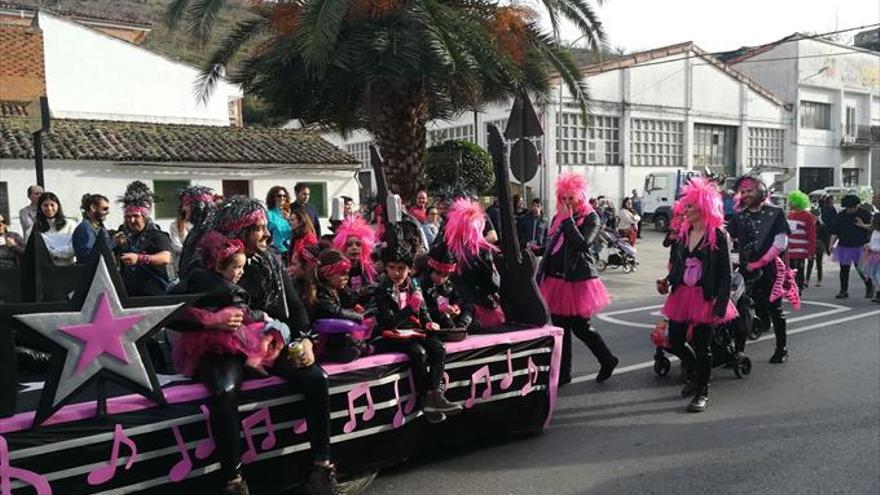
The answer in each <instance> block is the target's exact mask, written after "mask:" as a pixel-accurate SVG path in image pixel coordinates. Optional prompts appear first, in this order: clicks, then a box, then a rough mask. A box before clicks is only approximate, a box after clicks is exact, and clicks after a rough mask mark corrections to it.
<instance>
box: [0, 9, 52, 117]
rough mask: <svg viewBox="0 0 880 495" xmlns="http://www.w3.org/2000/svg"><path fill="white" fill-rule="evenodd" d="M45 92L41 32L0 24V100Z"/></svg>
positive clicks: (18, 98)
mask: <svg viewBox="0 0 880 495" xmlns="http://www.w3.org/2000/svg"><path fill="white" fill-rule="evenodd" d="M45 94H46V73H45V70H44V65H43V33H42V32H41V31H40V29H39V28H34V27H30V26H17V25H12V24H0V100H7V101H9V100H13V101H29V100H32V99H34V98H36V97H38V96H43V95H45Z"/></svg>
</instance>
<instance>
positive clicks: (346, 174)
mask: <svg viewBox="0 0 880 495" xmlns="http://www.w3.org/2000/svg"><path fill="white" fill-rule="evenodd" d="M236 167H238V169H236ZM45 176H46V189H47V190H49V191H52V192H54V193H55V194H57V195H58V198H59V199H60V200H61V204H62V205H63V207H64V211H65V215H66V216H68V217H71V218H76V219H80V218H81V215H80V212H79V204H80V199H81V198H82V195H83V194H85V193H100V194H103V195H105V196H107V197H108V198H110V200H111V201H112V202H113V205H112V208H111V213H110V216H109V218H108V220H107V225H108V226H112V227H113V228H115V227H116V226H117V225H119V224H121V223H122V211H121V209H120V208H119V204H118V203H116V199H117V198H118V197H119V196H121V195H122V193H123V192H124V191H125V187H126V185H128V183H129V182H131V181H133V180H135V179H138V180H142V181H144V182H146V183H147V184H150V185H151V187H152V181H154V180H175V181H180V180H184V181H185V180H189V181H190V183H191V184H201V185H205V186H208V187H211V188H214V190H216V191H217V192H218V193H219V192H221V191H222V185H223V180H247V181H249V183H250V196H251V197H254V198H256V199H259V200H261V201H262V200H264V199H265V197H266V192H267V191H268V190H269V188H270V187H272V186H274V185H283V186H286V187H287V188H288V189H289V190H290V192H291V193H293V185H294V183H295V182H299V181H305V182H323V183H326V184H327V198H328V200H327V201H328V204H327V205H326V208H327V212H328V214H329V212H330V204H329V201H330V199H329V198H332V197H333V196H339V195H347V196H351V197H353V198H357V191H358V186H357V183H356V182H355V181H354V178H353V176H354V174H353V172H352V171H346V170H343V171H326V170H319V169H314V170H311V171H261V170H260V169H259V168H258V167H253V166H248V167H241V166H240V165H231V166H225V167H224V168H223V169H221V168H215V169H202V168H198V169H196V168H187V167H179V166H178V167H169V166H161V165H155V166H131V165H121V164H115V163H112V162H84V161H58V160H48V161H47V162H46V163H45ZM34 181H35V176H34V164H33V161H30V160H0V182H6V183H7V188H8V191H9V196H10V205H9V210H10V216H11V224H10V225H11V227H12V229H13V230H15V231H16V232H17V231H19V230H20V223H19V219H18V211H19V210H20V209H21V208H23V207H25V206H26V205H27V204H28V199H27V197H26V191H27V188H28V186H30V185H31V184H33V183H34ZM171 220H172V218H170V217H163V218H158V219H157V221H158V222H159V224H160V225H161V226H162V228H163V229H167V228H168V225H169V223H170V221H171ZM324 220H326V219H324ZM323 225H326V222H325V221H322V226H323Z"/></svg>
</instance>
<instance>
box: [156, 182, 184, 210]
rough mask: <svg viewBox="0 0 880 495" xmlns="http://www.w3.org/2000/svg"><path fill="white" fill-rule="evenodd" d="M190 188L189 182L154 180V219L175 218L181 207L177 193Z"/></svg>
mask: <svg viewBox="0 0 880 495" xmlns="http://www.w3.org/2000/svg"><path fill="white" fill-rule="evenodd" d="M187 186H189V181H188V180H154V181H153V192H154V193H155V195H156V197H155V201H156V204H155V206H154V208H153V217H154V218H175V217H177V208H178V207H179V206H180V204H179V200H178V199H177V191H178V190H180V189H183V188H184V187H187Z"/></svg>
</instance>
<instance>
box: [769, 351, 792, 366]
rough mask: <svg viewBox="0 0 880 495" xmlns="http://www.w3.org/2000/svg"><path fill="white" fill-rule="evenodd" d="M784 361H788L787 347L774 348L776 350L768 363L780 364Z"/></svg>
mask: <svg viewBox="0 0 880 495" xmlns="http://www.w3.org/2000/svg"><path fill="white" fill-rule="evenodd" d="M786 361H788V350H787V349H776V352H774V353H773V357H771V358H770V364H782V363H784V362H786Z"/></svg>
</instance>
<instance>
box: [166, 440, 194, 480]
mask: <svg viewBox="0 0 880 495" xmlns="http://www.w3.org/2000/svg"><path fill="white" fill-rule="evenodd" d="M171 431H172V432H173V433H174V442H175V443H177V451H178V452H180V457H181V459H180V460H179V461H177V463H176V464H175V465H174V467H172V468H171V471H169V472H168V479H169V480H171V481H173V482H175V483H177V482H179V481H181V480H183V479H184V478H186V475H188V474H189V472H190V471H192V467H193V463H192V458H190V456H189V450H188V449H187V448H186V442H184V441H183V435H181V434H180V428H178V427H177V426H172V427H171Z"/></svg>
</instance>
